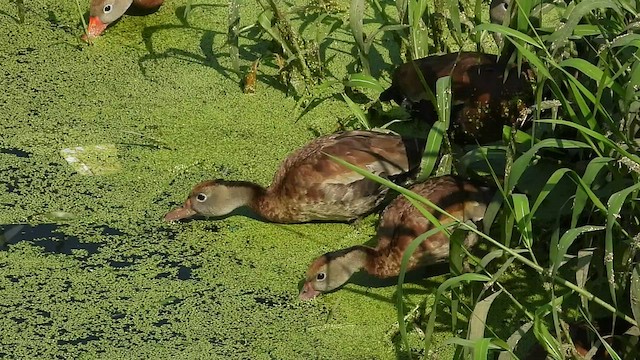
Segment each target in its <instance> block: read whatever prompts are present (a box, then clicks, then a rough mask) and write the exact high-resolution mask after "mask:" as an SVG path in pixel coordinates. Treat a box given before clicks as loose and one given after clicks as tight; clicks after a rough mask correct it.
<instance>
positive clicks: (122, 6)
mask: <svg viewBox="0 0 640 360" xmlns="http://www.w3.org/2000/svg"><path fill="white" fill-rule="evenodd" d="M163 2H164V0H91V5H90V8H89V26H88V28H87V34H88V37H89V38H90V39H92V38H96V37H98V36H100V34H102V32H103V31H104V29H106V28H107V26H108V25H109V24H111V23H112V22H114V21H116V20H118V19H119V18H120V17H121V16H122V15H124V13H125V12H126V11H127V9H129V7H130V6H134V7H136V8H139V9H155V8H158V7H159V6H160V5H162V3H163ZM85 40H87V39H85Z"/></svg>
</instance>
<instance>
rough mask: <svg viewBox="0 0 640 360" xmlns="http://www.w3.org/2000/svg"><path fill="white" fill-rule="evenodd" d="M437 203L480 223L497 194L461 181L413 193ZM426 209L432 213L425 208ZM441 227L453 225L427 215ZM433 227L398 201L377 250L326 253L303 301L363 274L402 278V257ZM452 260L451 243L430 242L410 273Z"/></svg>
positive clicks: (436, 238) (423, 186) (383, 223)
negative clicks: (423, 267)
mask: <svg viewBox="0 0 640 360" xmlns="http://www.w3.org/2000/svg"><path fill="white" fill-rule="evenodd" d="M409 190H411V191H413V192H414V193H416V194H419V195H421V196H423V197H424V198H426V199H428V200H429V201H431V202H433V203H434V204H435V205H437V206H438V207H439V208H441V209H443V210H445V211H446V212H447V213H449V214H451V215H452V216H454V217H455V218H456V219H458V220H459V221H474V222H476V221H480V220H482V218H483V217H484V213H485V211H486V208H487V206H488V204H489V203H490V202H491V198H492V197H493V194H494V193H495V190H494V189H493V188H491V187H488V186H483V185H480V184H478V183H475V182H471V181H468V180H464V179H463V178H461V177H459V176H452V175H445V176H440V177H433V178H429V179H427V180H426V181H424V182H421V183H417V184H415V185H413V186H411V187H410V188H409ZM425 208H427V207H426V206H425ZM427 211H429V212H430V213H431V214H433V215H434V216H435V217H436V218H437V219H438V221H440V223H442V224H448V223H451V222H453V219H451V218H450V217H448V216H446V215H443V214H440V213H439V212H437V211H436V210H434V209H427ZM433 227H434V225H433V224H432V223H431V222H430V221H429V220H427V219H426V218H425V217H424V216H423V215H422V214H421V213H420V211H419V210H418V209H417V208H415V207H414V206H413V205H412V204H411V202H410V201H409V200H407V198H405V197H404V196H399V197H397V198H395V199H394V200H393V201H392V202H391V203H390V204H389V205H388V206H387V207H386V209H385V210H384V212H383V213H382V217H381V219H380V224H379V226H378V230H377V234H376V238H377V245H376V247H375V248H374V247H369V246H364V245H356V246H352V247H348V248H345V249H342V250H337V251H333V252H329V253H326V254H324V255H322V256H320V257H318V258H316V259H315V260H313V262H311V264H310V265H309V267H308V270H307V273H306V276H305V281H304V285H303V287H302V290H301V291H300V295H299V297H300V299H301V300H310V299H313V298H315V297H317V296H318V295H320V294H322V293H326V292H330V291H333V290H336V289H338V288H340V287H341V286H342V285H344V284H345V283H347V281H349V278H351V276H352V275H353V274H355V273H356V272H358V271H361V270H364V271H366V272H367V273H369V274H370V275H373V276H375V277H378V278H382V279H385V278H390V277H394V276H398V274H399V273H400V265H401V262H402V256H403V254H404V252H405V250H406V249H407V247H408V246H409V244H410V243H411V242H412V241H413V240H414V239H415V238H416V237H418V236H419V235H421V234H423V233H425V232H427V231H429V230H431V229H432V228H433ZM476 239H477V236H475V234H474V233H470V235H469V236H467V238H466V239H465V246H467V247H471V246H473V244H474V243H475V242H476ZM448 258H449V239H448V237H447V236H446V235H445V234H444V233H443V232H439V233H437V234H434V235H432V236H430V237H429V238H427V239H425V240H424V241H423V242H422V243H421V244H420V246H419V247H418V248H417V250H416V251H415V252H414V253H413V256H412V257H411V259H410V260H409V264H408V268H407V270H412V269H416V268H418V267H422V266H427V265H433V264H436V263H440V262H445V261H447V260H448Z"/></svg>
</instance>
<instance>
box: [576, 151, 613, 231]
mask: <svg viewBox="0 0 640 360" xmlns="http://www.w3.org/2000/svg"><path fill="white" fill-rule="evenodd" d="M613 160H615V159H613V158H610V157H597V158H595V159H593V160H591V161H589V164H588V165H587V168H586V170H585V171H584V174H583V175H582V182H583V183H584V184H585V186H587V187H589V188H591V186H592V184H593V182H594V181H595V179H596V177H597V176H598V174H599V173H600V171H601V170H602V168H603V167H604V166H605V165H607V164H609V163H610V162H611V161H613ZM588 198H589V196H588V195H587V193H586V191H584V190H583V189H582V187H580V186H579V187H578V189H577V191H576V196H575V198H574V200H573V213H572V214H571V227H572V228H574V227H576V225H577V224H578V217H579V216H580V214H581V213H582V211H583V210H584V208H585V206H586V205H587V199H588Z"/></svg>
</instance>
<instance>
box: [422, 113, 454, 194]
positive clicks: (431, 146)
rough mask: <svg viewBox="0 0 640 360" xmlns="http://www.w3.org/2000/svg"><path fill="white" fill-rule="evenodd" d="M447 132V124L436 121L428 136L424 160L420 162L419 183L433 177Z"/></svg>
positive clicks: (423, 154)
mask: <svg viewBox="0 0 640 360" xmlns="http://www.w3.org/2000/svg"><path fill="white" fill-rule="evenodd" d="M446 131H447V128H446V127H445V124H444V123H443V122H442V121H436V122H435V124H433V126H432V127H431V130H429V135H427V145H426V146H425V148H424V152H423V153H422V160H421V162H420V175H419V176H418V179H417V181H418V182H420V181H424V180H426V179H428V178H429V177H430V176H431V173H432V172H433V169H434V168H435V167H436V164H437V162H438V155H439V154H440V147H441V146H442V138H443V137H444V133H445V132H446Z"/></svg>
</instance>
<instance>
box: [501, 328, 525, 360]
mask: <svg viewBox="0 0 640 360" xmlns="http://www.w3.org/2000/svg"><path fill="white" fill-rule="evenodd" d="M532 326H533V321H528V322H526V323H524V324H522V325H521V326H520V327H519V328H518V330H516V331H514V332H513V334H511V336H509V338H508V339H507V349H509V350H511V349H515V347H516V346H517V345H518V342H519V341H520V339H522V337H523V336H524V335H525V334H526V333H527V332H528V331H529V330H530V329H531V327H532ZM512 354H513V352H511V351H502V352H501V353H500V356H498V360H512V359H515V357H514V356H512Z"/></svg>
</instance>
